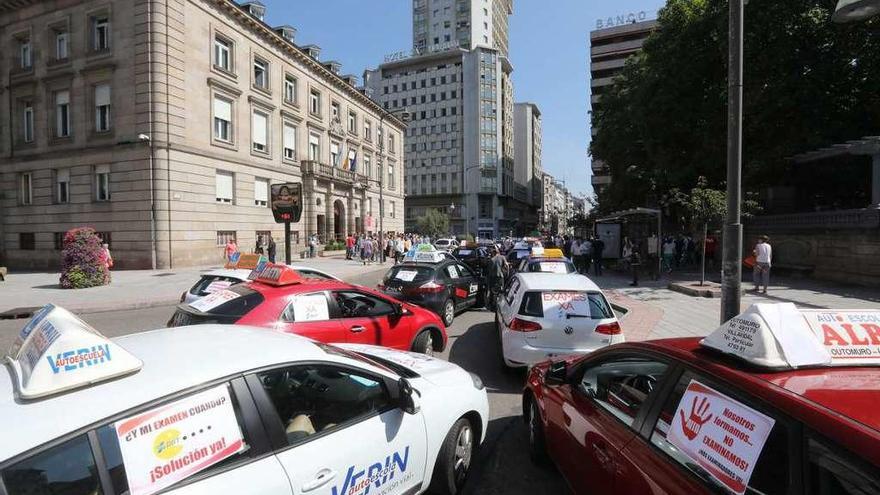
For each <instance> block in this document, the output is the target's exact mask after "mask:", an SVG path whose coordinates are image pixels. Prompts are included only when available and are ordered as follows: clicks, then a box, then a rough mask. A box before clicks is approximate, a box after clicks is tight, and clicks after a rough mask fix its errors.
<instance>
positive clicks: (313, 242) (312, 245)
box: [309, 234, 318, 258]
mask: <svg viewBox="0 0 880 495" xmlns="http://www.w3.org/2000/svg"><path fill="white" fill-rule="evenodd" d="M317 255H318V235H317V234H312V235H311V236H309V258H314V257H315V256H317Z"/></svg>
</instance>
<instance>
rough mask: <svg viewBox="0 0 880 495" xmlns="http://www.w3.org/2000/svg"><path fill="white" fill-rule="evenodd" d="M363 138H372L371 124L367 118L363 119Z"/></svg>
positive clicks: (369, 139)
mask: <svg viewBox="0 0 880 495" xmlns="http://www.w3.org/2000/svg"><path fill="white" fill-rule="evenodd" d="M364 139H366V140H367V141H372V140H373V124H371V123H370V121H369V120H364Z"/></svg>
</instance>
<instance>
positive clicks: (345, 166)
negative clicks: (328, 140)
mask: <svg viewBox="0 0 880 495" xmlns="http://www.w3.org/2000/svg"><path fill="white" fill-rule="evenodd" d="M344 153H345V141H343V142H342V143H341V144H340V145H339V155H337V156H336V163H334V164H333V166H334V167H342V168H343V169H345V170H348V160H343V159H342V157H343V156H345V155H344ZM340 160H341V161H342V163H339V162H340Z"/></svg>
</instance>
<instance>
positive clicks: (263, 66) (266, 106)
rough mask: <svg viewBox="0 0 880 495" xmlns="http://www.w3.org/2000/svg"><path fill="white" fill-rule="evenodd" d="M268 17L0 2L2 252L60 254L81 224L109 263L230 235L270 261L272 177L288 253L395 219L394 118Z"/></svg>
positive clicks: (220, 10) (208, 258)
mask: <svg viewBox="0 0 880 495" xmlns="http://www.w3.org/2000/svg"><path fill="white" fill-rule="evenodd" d="M264 16H265V7H264V6H263V5H262V4H260V3H259V2H250V3H246V4H241V5H239V4H236V3H235V2H232V1H230V0H165V1H162V2H160V1H157V0H119V1H113V2H111V1H109V0H85V1H69V2H64V3H58V2H49V1H38V0H16V1H0V41H2V43H3V46H4V47H5V48H4V51H3V53H4V56H3V57H0V75H2V77H3V80H4V81H6V85H4V87H3V88H2V89H0V157H2V158H0V187H2V192H3V195H2V199H0V205H2V208H0V258H2V260H3V261H4V262H5V264H6V265H7V266H10V267H13V268H47V267H54V266H57V265H58V263H59V260H60V254H61V253H60V249H61V239H62V234H63V232H65V231H66V230H68V229H70V228H73V227H79V226H91V227H94V228H95V230H97V231H98V232H99V233H100V234H101V236H102V238H103V239H104V240H105V242H107V243H109V244H110V249H111V251H112V253H113V257H114V260H115V266H116V267H118V268H150V267H159V268H171V267H176V266H184V265H205V264H216V263H218V262H220V261H221V260H222V256H223V255H222V252H223V245H224V244H225V243H226V240H227V239H229V238H234V239H237V241H238V243H239V246H240V247H241V250H242V251H245V252H248V251H251V250H253V247H254V245H255V242H256V239H257V238H258V237H266V236H268V235H270V234H271V235H272V236H273V237H274V238H275V240H276V242H277V243H278V246H279V252H278V257H279V258H282V259H283V254H282V252H281V251H282V249H281V248H282V246H283V244H284V243H283V234H282V233H283V226H282V225H280V224H276V223H274V221H273V218H272V213H271V210H270V209H269V207H268V206H269V199H270V198H269V186H270V184H273V183H282V182H300V183H302V184H303V193H304V196H303V204H304V211H303V217H302V220H301V221H300V222H298V223H295V224H293V225H292V229H291V230H292V242H293V249H294V250H296V251H300V250H303V249H304V248H305V245H306V237H307V236H308V235H309V234H312V233H318V234H320V235H321V236H322V238H323V240H325V241H326V240H329V239H332V238H334V237H336V238H339V237H343V236H345V235H347V234H349V233H355V232H377V231H378V229H379V225H380V223H382V224H384V229H385V230H386V231H401V230H402V229H403V177H404V174H403V164H404V148H403V131H404V124H403V122H401V121H400V120H399V119H398V118H397V117H395V116H394V115H392V114H391V113H389V112H386V111H385V110H384V109H383V108H382V107H380V106H379V105H377V104H376V103H375V102H373V101H372V100H370V99H369V98H367V96H366V95H364V93H363V91H362V90H360V89H359V88H358V87H357V78H356V77H354V76H348V75H343V74H341V68H340V66H339V64H338V63H336V62H333V61H321V60H320V59H319V56H320V48H319V47H317V46H315V45H299V44H297V43H296V42H295V36H296V30H295V29H294V28H292V27H290V26H278V27H271V26H269V25H267V24H266V23H265V22H264V20H263V19H264ZM10 116H11V118H10ZM380 187H381V188H382V191H381V192H382V194H381V196H382V199H383V200H384V203H383V204H380V189H379V188H380ZM380 212H381V213H383V214H384V216H383V217H382V218H381V222H380Z"/></svg>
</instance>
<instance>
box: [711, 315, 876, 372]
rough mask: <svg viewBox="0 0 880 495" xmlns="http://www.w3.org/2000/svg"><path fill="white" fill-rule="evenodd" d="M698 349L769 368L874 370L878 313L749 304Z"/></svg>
mask: <svg viewBox="0 0 880 495" xmlns="http://www.w3.org/2000/svg"><path fill="white" fill-rule="evenodd" d="M701 344H702V345H703V346H704V347H709V348H712V349H716V350H718V351H721V352H723V353H726V354H731V355H734V356H736V357H738V358H740V359H743V360H745V361H747V362H749V363H751V364H755V365H758V366H763V367H768V368H781V369H792V368H802V367H815V366H859V365H874V366H876V365H880V310H869V309H865V310H838V309H828V310H824V309H823V310H815V309H798V308H796V307H795V305H794V304H791V303H783V304H754V305H752V306H751V307H750V308H749V309H747V310H746V311H744V312H743V313H741V314H739V315H738V316H736V317H734V318H733V319H731V320H730V321H728V322H726V323H724V324H723V325H721V326H720V327H719V328H718V329H717V330H715V331H714V332H712V333H711V334H709V335H708V336H707V337H706V338H704V339H703V340H702V341H701Z"/></svg>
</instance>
